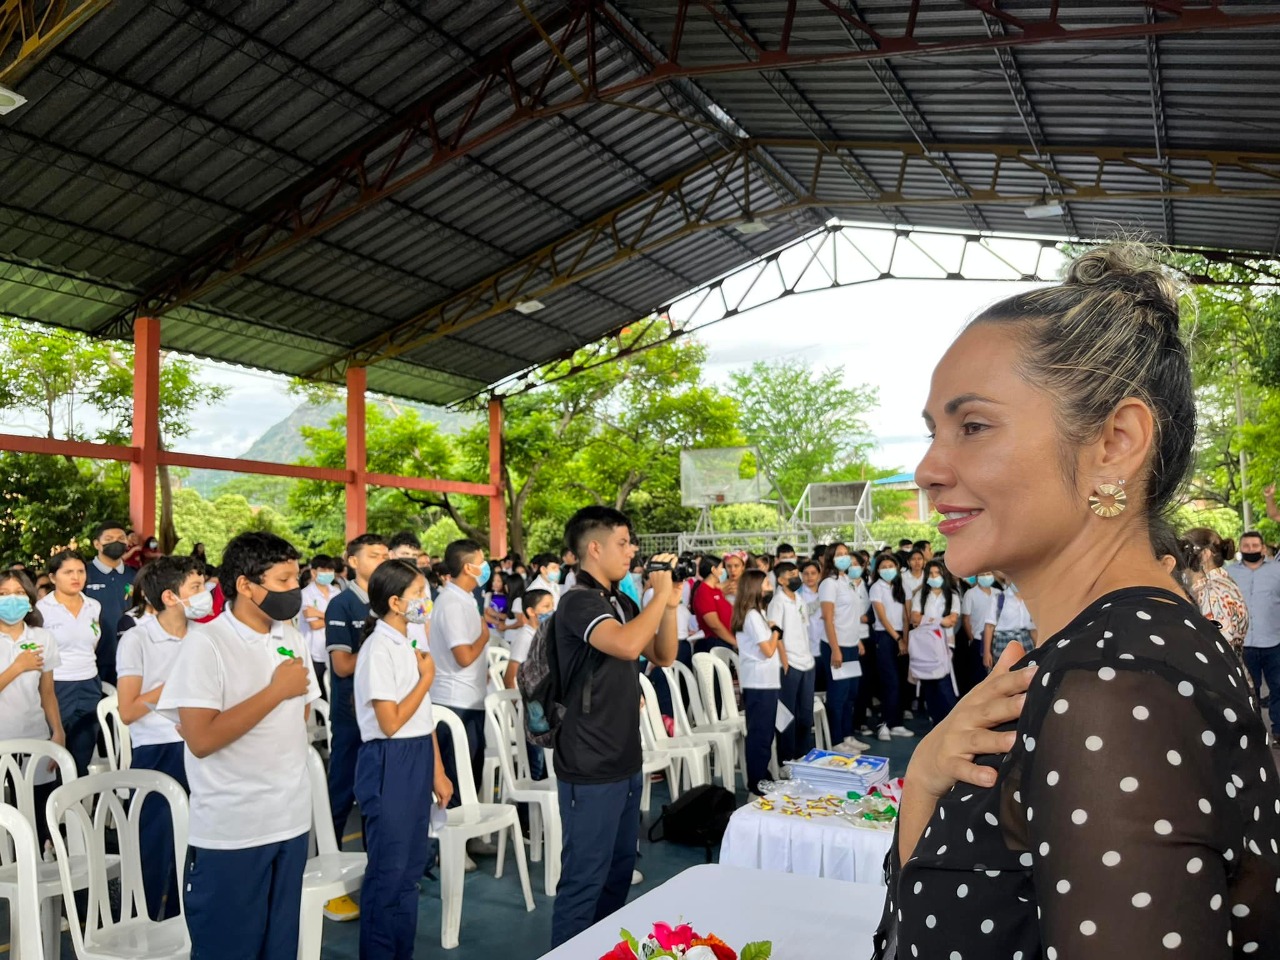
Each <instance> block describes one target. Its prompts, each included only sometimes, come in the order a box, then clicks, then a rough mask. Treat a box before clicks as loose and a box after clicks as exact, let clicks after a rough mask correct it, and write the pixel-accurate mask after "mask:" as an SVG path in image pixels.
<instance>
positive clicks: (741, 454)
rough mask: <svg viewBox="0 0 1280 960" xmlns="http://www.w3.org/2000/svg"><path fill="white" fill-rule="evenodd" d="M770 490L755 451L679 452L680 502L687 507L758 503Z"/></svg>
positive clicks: (731, 449)
mask: <svg viewBox="0 0 1280 960" xmlns="http://www.w3.org/2000/svg"><path fill="white" fill-rule="evenodd" d="M769 489H770V485H769V482H768V479H767V478H766V477H765V474H764V470H763V469H762V468H761V466H760V451H758V450H757V449H756V448H755V447H713V448H710V449H707V450H682V451H680V502H681V503H682V504H683V505H684V506H686V507H714V506H717V505H719V504H722V503H759V502H760V501H761V500H763V499H765V497H766V496H767V494H768V492H769Z"/></svg>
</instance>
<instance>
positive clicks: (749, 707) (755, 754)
mask: <svg viewBox="0 0 1280 960" xmlns="http://www.w3.org/2000/svg"><path fill="white" fill-rule="evenodd" d="M742 709H743V710H744V711H745V712H746V715H747V790H749V791H750V792H751V793H759V792H760V789H759V784H760V781H761V780H768V779H769V757H770V756H771V755H772V753H773V735H774V731H775V730H776V729H777V728H776V724H777V721H778V689H777V688H776V687H775V688H773V689H772V690H753V689H752V688H751V687H743V688H742Z"/></svg>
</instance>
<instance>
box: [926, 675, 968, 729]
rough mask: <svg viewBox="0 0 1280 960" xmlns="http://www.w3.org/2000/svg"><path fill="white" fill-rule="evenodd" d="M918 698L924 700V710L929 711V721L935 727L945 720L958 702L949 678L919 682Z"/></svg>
mask: <svg viewBox="0 0 1280 960" xmlns="http://www.w3.org/2000/svg"><path fill="white" fill-rule="evenodd" d="M920 696H921V697H922V698H923V699H924V705H925V709H926V710H928V711H929V719H930V720H932V721H933V723H934V725H935V726H936V725H937V724H939V723H941V722H942V721H943V720H944V719H946V716H947V714H948V713H950V712H951V708H952V707H954V706H955V705H956V704H957V703H958V702H959V698H958V697H957V696H956V689H955V687H953V686H952V685H951V678H950V677H943V678H942V679H941V680H921V681H920Z"/></svg>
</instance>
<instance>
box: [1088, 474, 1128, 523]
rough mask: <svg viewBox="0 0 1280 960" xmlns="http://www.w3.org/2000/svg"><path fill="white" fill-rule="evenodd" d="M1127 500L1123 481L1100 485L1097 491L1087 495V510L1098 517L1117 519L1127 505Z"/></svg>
mask: <svg viewBox="0 0 1280 960" xmlns="http://www.w3.org/2000/svg"><path fill="white" fill-rule="evenodd" d="M1128 500H1129V497H1128V495H1127V494H1126V493H1125V492H1124V481H1123V480H1117V481H1116V482H1115V483H1100V484H1098V489H1097V491H1096V492H1095V493H1092V494H1090V495H1089V509H1091V510H1092V511H1093V512H1094V513H1096V514H1097V515H1098V516H1100V517H1118V516H1120V514H1122V513H1124V508H1125V507H1127V506H1128V505H1129V503H1128Z"/></svg>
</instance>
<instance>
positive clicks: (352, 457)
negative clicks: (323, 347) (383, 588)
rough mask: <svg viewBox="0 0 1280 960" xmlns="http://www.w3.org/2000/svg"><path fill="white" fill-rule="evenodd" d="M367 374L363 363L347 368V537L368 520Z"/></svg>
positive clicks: (359, 530) (356, 533) (355, 534)
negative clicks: (348, 474) (360, 365)
mask: <svg viewBox="0 0 1280 960" xmlns="http://www.w3.org/2000/svg"><path fill="white" fill-rule="evenodd" d="M367 385H368V376H367V374H366V370H365V368H364V367H348V368H347V470H349V471H350V472H351V477H350V479H349V480H348V481H347V484H346V486H347V497H346V501H347V539H348V540H353V539H355V538H356V537H358V536H360V534H362V533H365V532H366V529H367V527H368V524H369V494H368V487H367V486H366V485H365V484H366V474H367V471H368V466H369V464H368V458H367V448H366V445H365V441H366V438H365V416H364V413H365V388H366V386H367Z"/></svg>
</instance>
